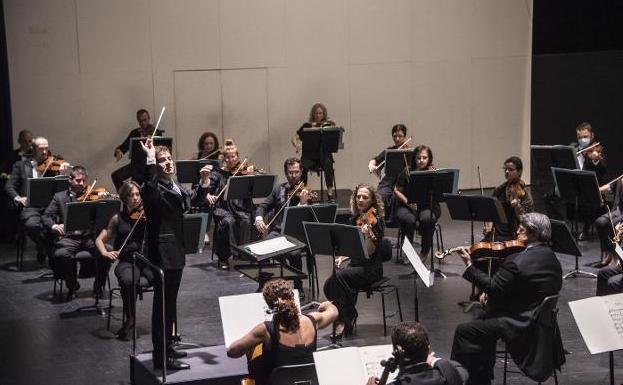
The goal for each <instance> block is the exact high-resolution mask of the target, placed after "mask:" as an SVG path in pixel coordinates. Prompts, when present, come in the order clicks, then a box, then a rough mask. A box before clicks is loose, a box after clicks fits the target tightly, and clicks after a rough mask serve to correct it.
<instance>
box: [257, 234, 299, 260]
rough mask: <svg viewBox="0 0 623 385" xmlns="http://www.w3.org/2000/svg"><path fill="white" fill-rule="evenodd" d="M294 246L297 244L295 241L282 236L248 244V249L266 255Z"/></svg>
mask: <svg viewBox="0 0 623 385" xmlns="http://www.w3.org/2000/svg"><path fill="white" fill-rule="evenodd" d="M294 246H296V245H295V244H294V243H292V242H290V241H288V239H287V238H286V237H283V236H282V237H277V238H272V239H267V240H265V241H261V242H257V243H254V244H252V245H248V246H247V249H248V250H249V251H250V252H252V253H253V254H255V255H266V254H270V253H274V252H277V251H281V250H285V249H288V248H290V247H294Z"/></svg>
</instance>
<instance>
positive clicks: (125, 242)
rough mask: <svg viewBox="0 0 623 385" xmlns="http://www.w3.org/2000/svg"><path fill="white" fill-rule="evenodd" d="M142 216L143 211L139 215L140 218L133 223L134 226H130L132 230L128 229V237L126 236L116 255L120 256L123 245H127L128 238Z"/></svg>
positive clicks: (143, 214)
mask: <svg viewBox="0 0 623 385" xmlns="http://www.w3.org/2000/svg"><path fill="white" fill-rule="evenodd" d="M144 216H145V211H144V210H143V212H142V213H141V216H139V217H138V219H137V220H136V222H134V224H133V225H132V228H131V229H130V232H129V233H128V235H126V237H125V239H124V240H123V243H122V244H121V247H119V250H117V253H118V254H121V251H122V250H123V248H124V247H125V245H126V244H127V243H128V241H129V240H130V236H131V235H132V233H133V232H134V229H135V228H136V225H138V223H139V222H140V221H141V219H142V218H143V217H144Z"/></svg>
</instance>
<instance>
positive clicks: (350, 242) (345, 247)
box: [303, 222, 369, 345]
mask: <svg viewBox="0 0 623 385" xmlns="http://www.w3.org/2000/svg"><path fill="white" fill-rule="evenodd" d="M303 228H304V229H305V237H306V238H307V245H308V247H309V251H310V253H311V254H312V255H314V256H316V255H318V254H320V255H330V256H331V262H332V263H331V266H332V272H331V275H332V276H333V277H334V278H335V279H336V280H337V281H338V282H339V284H340V285H341V286H342V288H343V289H344V290H346V291H348V292H352V291H353V290H352V289H351V288H350V287H348V285H347V284H346V282H343V281H342V280H341V279H340V278H339V277H338V275H337V274H336V268H335V258H336V256H338V255H346V256H348V257H350V259H351V260H354V259H368V258H369V256H368V249H367V248H366V245H365V241H364V238H363V233H362V232H361V229H360V228H359V227H357V226H350V225H343V224H340V223H314V222H303ZM333 337H335V323H334V324H333ZM332 343H333V344H336V341H335V338H333V340H332ZM338 345H339V344H338Z"/></svg>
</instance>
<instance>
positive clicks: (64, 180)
mask: <svg viewBox="0 0 623 385" xmlns="http://www.w3.org/2000/svg"><path fill="white" fill-rule="evenodd" d="M68 189H69V178H68V177H66V176H54V177H46V178H28V179H27V181H26V198H27V203H26V206H27V207H39V208H45V207H48V205H49V204H50V202H51V201H52V198H53V197H54V194H56V193H57V192H61V191H67V190H68Z"/></svg>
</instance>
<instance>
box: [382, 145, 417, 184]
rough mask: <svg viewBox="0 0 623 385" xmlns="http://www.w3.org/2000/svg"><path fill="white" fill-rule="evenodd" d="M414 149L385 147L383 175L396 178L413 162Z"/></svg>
mask: <svg viewBox="0 0 623 385" xmlns="http://www.w3.org/2000/svg"><path fill="white" fill-rule="evenodd" d="M414 156H415V149H413V148H407V149H387V150H385V176H387V177H390V178H397V177H398V175H400V174H401V173H402V172H403V171H404V170H405V169H409V165H411V163H412V162H413V157H414Z"/></svg>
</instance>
